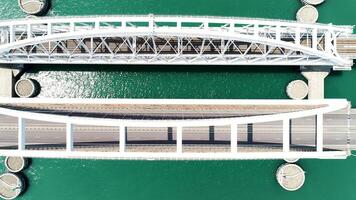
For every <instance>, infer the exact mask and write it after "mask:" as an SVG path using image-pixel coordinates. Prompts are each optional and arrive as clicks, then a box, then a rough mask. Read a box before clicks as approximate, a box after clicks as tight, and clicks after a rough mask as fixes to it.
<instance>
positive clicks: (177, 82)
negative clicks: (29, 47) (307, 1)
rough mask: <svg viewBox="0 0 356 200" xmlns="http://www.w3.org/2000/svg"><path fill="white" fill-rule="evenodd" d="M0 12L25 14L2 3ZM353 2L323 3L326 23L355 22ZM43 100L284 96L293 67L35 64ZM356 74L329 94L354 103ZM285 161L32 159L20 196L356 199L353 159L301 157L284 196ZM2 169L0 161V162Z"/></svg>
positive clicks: (103, 7)
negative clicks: (300, 173)
mask: <svg viewBox="0 0 356 200" xmlns="http://www.w3.org/2000/svg"><path fill="white" fill-rule="evenodd" d="M0 5H1V6H0V18H1V19H7V18H19V17H24V14H23V13H22V12H21V11H20V9H19V7H18V6H17V0H0ZM300 6H301V3H300V1H299V0H248V1H244V0H204V1H203V0H54V1H52V8H53V9H52V10H51V11H50V12H49V14H48V15H51V16H54V15H58V16H64V15H108V14H149V13H153V14H165V15H167V14H170V15H219V16H243V17H262V18H281V19H294V18H295V13H296V11H297V9H298V8H299V7H300ZM355 8H356V1H355V0H342V1H341V0H339V1H338V0H327V1H326V3H325V4H323V5H321V6H319V7H318V10H319V14H320V18H319V21H320V22H323V23H334V24H346V25H353V24H356V12H355V11H354V10H355ZM25 76H28V77H32V78H35V79H37V80H38V81H39V82H40V84H41V86H42V92H41V95H40V96H41V97H92V98H94V97H96V98H98V97H103V98H106V97H107V98H220V99H225V98H276V99H279V98H286V94H285V87H286V84H287V83H288V82H289V81H291V80H294V79H303V77H302V76H301V75H300V73H299V70H298V67H294V68H293V67H223V66H216V67H206V66H204V67H195V66H185V67H182V66H164V67H159V66H151V67H142V66H141V67H139V66H78V65H73V66H65V65H57V66H48V65H47V66H44V65H42V66H33V69H32V70H31V71H29V73H27V74H25ZM354 84H356V71H355V70H353V71H346V72H333V73H332V74H331V75H330V76H328V78H327V79H326V91H325V92H326V96H327V97H329V98H347V99H349V100H350V101H352V102H354V104H355V105H356V93H355V89H354V88H353V86H354ZM281 163H282V161H189V162H185V161H101V160H99V161H93V160H60V159H33V160H32V164H31V166H30V168H29V169H27V170H26V172H25V174H26V175H27V177H28V179H29V180H28V184H29V187H28V190H27V191H26V193H25V194H24V195H23V196H21V197H20V198H19V199H28V200H35V199H36V200H39V199H43V200H47V199H51V200H67V199H80V200H91V199H98V200H99V199H100V200H102V199H105V200H106V199H107V200H110V199H121V200H123V199H125V200H126V199H127V200H141V199H142V200H143V199H149V200H156V199H172V200H182V199H187V200H188V199H192V200H193V199H194V200H210V199H211V200H217V199H226V200H232V199H251V200H259V199H263V200H266V199H274V200H279V199H289V200H295V199H322V200H338V199H340V200H341V199H343V200H346V199H347V200H348V199H356V187H355V186H354V185H353V184H355V183H356V172H354V170H355V171H356V159H355V158H353V157H351V158H349V159H347V160H302V161H300V162H299V164H300V165H301V166H302V167H303V168H304V170H305V171H306V173H307V174H306V176H307V179H306V183H305V185H304V187H303V188H302V189H301V190H299V191H297V192H286V191H283V190H282V189H281V187H280V186H279V185H278V183H277V182H276V180H275V170H276V169H277V167H278V166H279V165H280V164H281ZM1 167H2V166H1Z"/></svg>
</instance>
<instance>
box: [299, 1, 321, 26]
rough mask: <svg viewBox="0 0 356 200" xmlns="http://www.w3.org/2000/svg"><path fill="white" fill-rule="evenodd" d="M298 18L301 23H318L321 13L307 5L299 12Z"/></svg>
mask: <svg viewBox="0 0 356 200" xmlns="http://www.w3.org/2000/svg"><path fill="white" fill-rule="evenodd" d="M296 18H297V20H298V21H299V22H303V23H315V22H316V21H318V18H319V12H318V10H317V9H316V8H315V7H314V6H311V5H305V6H303V7H301V8H300V9H299V10H298V12H297V16H296Z"/></svg>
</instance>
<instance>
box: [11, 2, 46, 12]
mask: <svg viewBox="0 0 356 200" xmlns="http://www.w3.org/2000/svg"><path fill="white" fill-rule="evenodd" d="M18 4H19V6H20V8H21V10H22V11H23V12H25V13H26V14H29V15H43V14H45V13H46V12H47V10H48V8H49V4H50V2H49V0H18Z"/></svg>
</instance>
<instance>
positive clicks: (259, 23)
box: [0, 15, 352, 69]
mask: <svg viewBox="0 0 356 200" xmlns="http://www.w3.org/2000/svg"><path fill="white" fill-rule="evenodd" d="M351 34H352V27H346V26H332V25H322V24H301V23H296V22H289V21H276V20H262V19H242V18H222V17H188V16H186V17H183V16H153V15H150V16H104V17H95V16H94V17H61V18H42V19H28V20H16V21H2V22H1V21H0V43H1V44H0V63H61V64H68V63H75V64H164V65H167V64H175V65H176V64H178V65H191V64H193V65H293V66H295V65H304V66H317V65H324V66H325V65H327V66H335V68H337V69H349V68H350V67H351V66H352V60H351V59H349V58H345V57H342V56H340V55H339V54H338V52H337V48H336V43H337V38H339V37H347V36H349V35H351Z"/></svg>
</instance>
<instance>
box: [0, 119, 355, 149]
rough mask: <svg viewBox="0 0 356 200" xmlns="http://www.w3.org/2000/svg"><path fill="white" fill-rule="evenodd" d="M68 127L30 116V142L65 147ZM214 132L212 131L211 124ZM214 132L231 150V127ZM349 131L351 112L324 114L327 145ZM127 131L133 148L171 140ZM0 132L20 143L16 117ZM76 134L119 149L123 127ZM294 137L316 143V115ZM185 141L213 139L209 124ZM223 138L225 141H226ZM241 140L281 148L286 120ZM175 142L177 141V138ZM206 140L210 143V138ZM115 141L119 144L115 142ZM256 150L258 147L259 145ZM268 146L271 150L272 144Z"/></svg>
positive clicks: (244, 133)
mask: <svg viewBox="0 0 356 200" xmlns="http://www.w3.org/2000/svg"><path fill="white" fill-rule="evenodd" d="M351 118H356V112H353V113H352V114H351ZM65 128H66V127H65V124H55V123H48V122H40V121H33V120H26V144H27V145H35V144H52V145H53V144H54V145H59V146H61V145H62V146H63V147H65V141H66V133H65V131H66V129H65ZM350 128H351V129H350V130H351V132H352V134H351V135H352V138H351V142H352V145H353V146H352V147H353V148H356V135H355V134H354V133H355V132H356V121H353V122H352V123H351V127H350ZM248 129H249V130H248ZM210 132H212V131H211V128H210ZM213 132H214V133H215V137H214V139H215V142H218V143H219V141H220V145H217V146H216V147H219V148H222V149H220V150H222V151H225V150H226V151H229V148H230V146H229V140H230V127H228V126H223V127H215V128H214V131H213ZM347 132H348V126H347V116H346V115H345V114H326V115H324V149H326V148H333V149H345V148H346V144H347ZM251 133H252V134H251ZM127 134H128V135H127V139H128V142H127V148H129V146H130V145H132V143H133V142H134V143H136V145H137V147H139V146H140V144H141V146H142V145H143V144H144V143H146V144H147V142H148V141H150V142H152V141H156V142H157V141H169V136H168V135H169V134H168V129H167V128H135V127H128V128H127ZM0 136H1V140H0V146H2V147H4V146H8V145H17V119H16V118H10V117H4V116H1V121H0ZM210 136H211V135H210ZM250 136H252V138H253V140H252V141H251V137H250ZM73 137H74V142H75V143H76V144H75V147H74V148H75V149H76V145H77V144H78V143H86V144H88V143H92V144H94V143H96V145H98V149H99V150H103V149H100V148H99V147H102V146H105V145H106V146H110V145H111V147H112V146H114V148H112V150H114V151H115V150H116V151H117V150H118V144H119V128H118V127H98V126H74V131H73ZM291 138H292V146H291V147H292V150H293V145H307V146H314V147H315V118H314V117H307V118H300V119H295V120H293V121H292V137H291ZM172 139H173V140H175V129H173V131H172ZM145 141H146V142H145ZM183 141H190V142H192V141H209V127H191V128H188V127H186V128H183ZM221 141H225V143H224V142H221ZM238 141H239V142H241V143H244V144H239V145H240V146H242V147H249V146H254V145H257V144H262V143H268V144H270V146H269V147H270V150H272V149H273V148H277V149H279V150H281V145H282V141H283V139H282V122H271V123H258V124H253V126H252V128H251V127H250V128H248V127H247V125H246V124H244V125H239V126H238ZM130 142H131V144H130ZM171 142H172V143H173V142H174V141H171ZM248 142H250V144H248ZM251 142H252V143H251ZM148 143H149V142H148ZM168 143H169V142H168ZM172 143H171V144H172ZM200 143H201V142H200ZM203 143H204V142H203ZM206 143H207V144H208V143H209V142H206ZM108 144H109V145H108ZM115 144H117V145H116V146H115ZM224 144H225V145H224ZM273 144H277V145H273ZM185 146H186V145H183V150H184V147H185ZM141 148H142V147H141ZM168 149H170V150H174V149H175V147H174V146H171V147H170V148H166V150H168ZM85 150H88V149H85ZM239 150H241V151H246V149H243V148H242V149H239ZM250 150H251V149H250ZM253 150H254V151H255V150H256V149H253ZM265 150H268V148H267V149H265ZM104 151H105V150H104ZM184 151H185V150H184ZM214 151H216V150H214ZM247 151H248V149H247Z"/></svg>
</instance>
